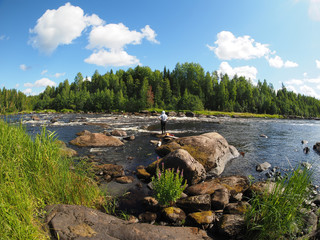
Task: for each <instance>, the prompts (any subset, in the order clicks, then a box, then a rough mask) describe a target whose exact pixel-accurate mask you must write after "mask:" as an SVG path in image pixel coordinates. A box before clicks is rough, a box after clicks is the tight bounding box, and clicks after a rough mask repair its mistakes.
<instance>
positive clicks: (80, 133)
mask: <svg viewBox="0 0 320 240" xmlns="http://www.w3.org/2000/svg"><path fill="white" fill-rule="evenodd" d="M90 134H91V132H90V131H88V130H83V131H81V132H78V133H77V134H76V135H77V136H83V135H90Z"/></svg>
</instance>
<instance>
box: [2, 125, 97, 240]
mask: <svg viewBox="0 0 320 240" xmlns="http://www.w3.org/2000/svg"><path fill="white" fill-rule="evenodd" d="M71 166H72V168H70V167H71ZM70 169H74V170H70ZM99 196H100V191H99V189H98V187H97V186H96V184H95V183H94V182H93V181H92V180H91V179H90V178H88V176H87V175H86V171H85V168H84V167H83V164H75V163H74V162H73V160H72V159H70V158H63V157H62V156H61V155H60V154H59V144H57V143H56V141H55V134H54V133H50V132H47V131H46V130H45V129H43V130H42V132H41V134H39V135H37V136H36V137H35V138H34V139H32V138H31V137H30V136H29V135H28V134H27V133H26V131H25V129H24V128H23V127H22V125H20V126H13V125H10V124H8V123H6V122H4V121H0V213H1V214H0V236H1V239H47V238H48V237H47V235H46V233H45V232H44V231H43V230H42V228H41V221H40V216H42V215H43V207H44V206H45V205H48V204H58V203H65V204H82V205H86V206H91V207H93V206H94V205H95V204H96V201H97V200H98V199H99Z"/></svg>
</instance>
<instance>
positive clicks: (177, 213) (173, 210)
mask: <svg viewBox="0 0 320 240" xmlns="http://www.w3.org/2000/svg"><path fill="white" fill-rule="evenodd" d="M162 216H163V218H164V220H165V221H166V222H169V223H171V224H173V225H182V224H183V223H184V222H185V219H186V214H185V213H184V211H183V210H182V209H180V208H177V207H167V208H164V209H163V210H162Z"/></svg>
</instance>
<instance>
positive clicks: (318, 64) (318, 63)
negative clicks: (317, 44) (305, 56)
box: [316, 60, 320, 68]
mask: <svg viewBox="0 0 320 240" xmlns="http://www.w3.org/2000/svg"><path fill="white" fill-rule="evenodd" d="M316 66H317V68H320V61H319V60H316Z"/></svg>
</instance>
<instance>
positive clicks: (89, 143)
mask: <svg viewBox="0 0 320 240" xmlns="http://www.w3.org/2000/svg"><path fill="white" fill-rule="evenodd" d="M70 144H72V145H76V146H79V147H119V146H122V145H123V144H124V143H123V142H121V141H120V140H119V139H118V138H115V137H112V136H106V135H104V134H102V133H91V134H86V135H82V136H79V137H77V138H75V139H73V140H71V141H70Z"/></svg>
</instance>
